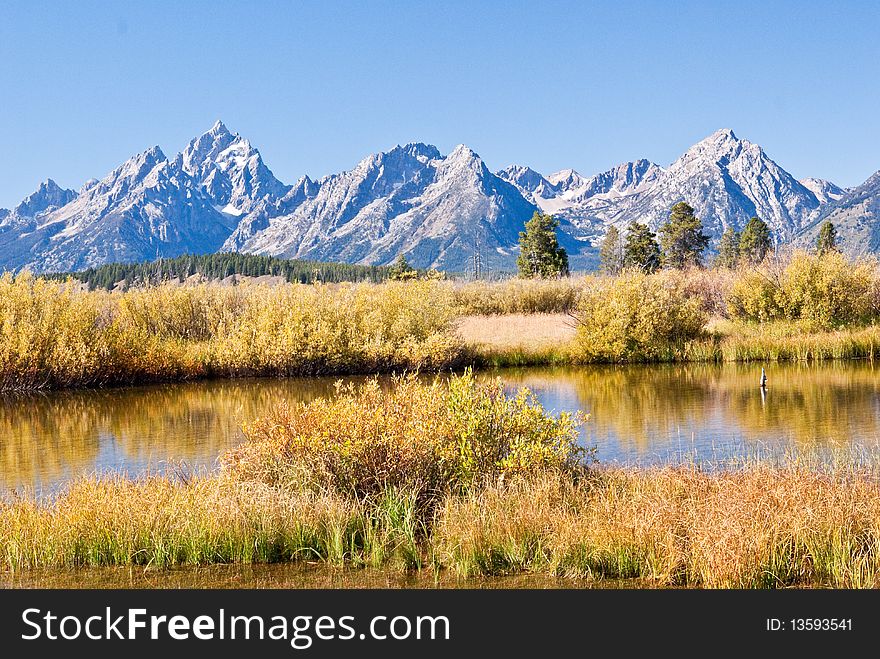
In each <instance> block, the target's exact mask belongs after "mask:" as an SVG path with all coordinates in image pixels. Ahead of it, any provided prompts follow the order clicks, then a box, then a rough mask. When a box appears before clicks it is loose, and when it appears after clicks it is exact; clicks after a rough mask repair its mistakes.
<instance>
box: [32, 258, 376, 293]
mask: <svg viewBox="0 0 880 659" xmlns="http://www.w3.org/2000/svg"><path fill="white" fill-rule="evenodd" d="M193 275H201V276H202V277H204V278H206V279H223V278H225V277H229V276H231V275H242V276H245V277H262V276H266V275H269V276H273V277H282V278H283V279H284V280H286V281H287V282H290V283H294V282H299V283H303V284H306V283H311V282H322V283H337V282H362V281H369V282H374V283H378V282H381V281H385V280H386V279H388V278H389V276H390V275H391V268H390V267H389V266H375V265H352V264H349V263H329V262H323V261H307V260H302V259H280V258H276V257H273V256H258V255H256V254H241V253H238V252H224V253H219V254H198V255H197V254H184V255H183V256H178V257H176V258H172V259H165V258H163V259H159V260H157V261H152V262H148V263H109V264H107V265H102V266H99V267H95V268H89V269H87V270H82V271H79V272H68V273H55V274H52V275H48V276H49V277H51V278H54V279H66V278H68V277H72V278H74V279H77V280H79V281H81V282H84V283H86V284H88V286H89V289H90V290H94V289H96V288H105V289H108V290H109V289H112V288H114V287H116V286H117V285H121V286H122V288H124V289H125V288H129V287H131V286H143V285H149V284H158V283H162V282H166V281H172V280H175V279H176V280H178V281H181V282H182V281H184V280H185V279H186V278H188V277H191V276H193Z"/></svg>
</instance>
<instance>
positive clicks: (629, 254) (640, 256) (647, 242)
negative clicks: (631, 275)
mask: <svg viewBox="0 0 880 659" xmlns="http://www.w3.org/2000/svg"><path fill="white" fill-rule="evenodd" d="M623 264H624V266H625V267H628V268H630V267H632V268H640V269H642V270H644V271H645V272H648V273H651V272H656V271H657V270H658V269H659V268H660V245H658V244H657V240H656V236H655V235H654V232H653V231H651V230H650V229H649V228H648V227H647V225H645V224H640V223H639V222H631V223H630V225H629V227H628V228H627V231H626V243H625V245H624V248H623Z"/></svg>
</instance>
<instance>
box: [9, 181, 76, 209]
mask: <svg viewBox="0 0 880 659" xmlns="http://www.w3.org/2000/svg"><path fill="white" fill-rule="evenodd" d="M75 198H76V192H74V191H73V190H65V189H64V188H62V187H61V186H59V185H58V184H57V183H56V182H55V181H53V180H52V179H50V178H49V179H46V180H45V181H43V182H42V183H40V187H39V188H37V190H36V191H35V192H32V193H31V194H29V195H28V196H27V197H25V198H24V200H23V201H22V202H21V203H20V204H19V205H18V206H16V207H15V208H13V209H12V212H13V213H14V214H15V215H18V216H20V217H36V216H37V215H39V214H40V213H44V212H46V211H50V210H54V209H56V208H61V207H62V206H64V205H66V204H69V203H70V202H71V201H73V200H74V199H75Z"/></svg>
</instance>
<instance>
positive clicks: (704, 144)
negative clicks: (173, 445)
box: [0, 121, 880, 271]
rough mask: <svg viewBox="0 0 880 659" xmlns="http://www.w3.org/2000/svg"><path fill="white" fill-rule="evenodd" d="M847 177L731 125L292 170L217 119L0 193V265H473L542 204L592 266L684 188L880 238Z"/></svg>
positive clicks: (726, 223) (715, 202)
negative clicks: (165, 261) (648, 154)
mask: <svg viewBox="0 0 880 659" xmlns="http://www.w3.org/2000/svg"><path fill="white" fill-rule="evenodd" d="M877 179H878V176H877V175H875V176H874V177H872V179H870V180H869V181H868V182H866V183H865V184H864V185H862V186H859V187H858V188H855V189H853V190H843V189H841V188H840V187H838V186H836V185H834V184H833V183H831V182H828V181H824V180H821V179H814V178H806V179H803V180H801V181H798V180H796V179H795V178H794V177H793V176H792V175H791V174H789V173H788V172H786V171H785V170H784V169H783V168H782V167H780V166H779V165H778V164H777V163H776V162H774V161H773V160H772V159H771V158H770V157H769V156H767V154H766V153H765V152H764V150H763V149H762V148H761V147H760V146H758V145H757V144H754V143H751V142H749V141H747V140H743V139H739V138H738V137H737V136H736V135H735V134H734V133H733V131H731V130H729V129H722V130H719V131H716V132H715V133H713V134H712V135H710V136H708V137H707V138H705V139H703V140H701V141H700V142H698V143H697V144H695V145H694V146H692V147H691V148H690V149H688V150H687V151H686V152H685V153H684V154H683V155H682V156H681V157H680V158H678V159H677V160H676V161H675V162H673V163H672V164H670V165H669V166H668V167H661V166H659V165H657V164H655V163H653V162H650V161H649V160H645V159H641V160H636V161H633V162H628V163H623V164H621V165H618V166H616V167H613V168H611V169H609V170H607V171H604V172H601V173H599V174H595V175H593V176H589V177H587V176H582V175H581V174H579V173H578V172H576V171H574V170H571V169H566V170H562V171H559V172H556V173H553V174H549V175H543V174H541V173H539V172H536V171H535V170H533V169H530V168H529V167H526V166H523V165H512V166H510V167H507V168H505V169H503V170H501V171H499V172H497V173H494V174H493V173H492V172H491V171H490V170H489V169H488V167H487V166H486V165H485V163H484V162H483V160H482V159H481V158H480V156H479V155H477V154H476V153H475V152H474V151H473V150H471V149H470V148H468V147H466V146H464V145H460V146H458V147H456V148H455V149H454V150H453V151H452V152H451V153H449V154H447V155H443V154H441V153H440V151H439V150H438V149H437V148H436V147H433V146H430V145H427V144H422V143H411V144H407V145H404V146H397V147H394V148H393V149H390V150H389V151H386V152H379V153H376V154H373V155H371V156H368V157H366V158H364V159H363V160H362V161H361V162H360V163H358V164H357V165H356V166H355V167H354V168H353V169H351V170H348V171H344V172H341V173H338V174H331V175H328V176H324V177H322V178H320V179H317V180H314V179H311V178H309V177H308V176H303V177H301V178H300V179H299V180H298V181H297V182H296V183H295V184H293V185H288V184H285V183H283V182H281V181H279V180H278V179H277V178H276V177H275V176H274V174H273V173H272V171H271V170H270V169H269V168H268V166H267V165H266V164H265V163H264V162H263V159H262V156H261V155H260V152H259V151H258V150H257V149H256V148H255V147H254V146H253V145H251V143H250V142H249V141H248V140H246V139H245V138H243V137H242V136H240V135H238V134H236V133H233V132H231V131H230V130H229V129H227V128H226V126H224V125H223V123H222V122H219V121H218V122H217V123H215V124H214V126H212V127H211V129H210V130H208V131H207V132H206V133H204V134H203V135H200V136H199V137H196V138H195V139H193V140H191V141H190V142H189V144H187V145H186V147H185V148H184V149H183V150H182V151H181V152H180V153H179V154H177V155H176V156H175V157H174V158H171V159H169V158H166V157H165V155H164V154H163V153H162V151H161V150H160V149H159V147H153V148H151V149H148V150H147V151H144V152H143V153H141V154H138V155H137V156H134V157H133V158H131V159H129V160H128V161H126V162H125V163H123V164H122V165H120V166H119V167H118V168H116V169H115V170H113V171H112V172H110V173H109V174H108V175H107V176H105V177H104V178H103V179H101V180H92V181H89V182H88V183H86V184H85V185H84V186H83V187H82V189H81V190H80V191H79V192H78V193H77V192H74V191H72V190H64V189H62V188H60V187H59V186H58V185H56V184H55V183H54V182H53V181H51V180H48V181H46V182H45V183H43V184H42V185H41V186H40V188H39V189H38V190H37V191H36V192H34V194H32V195H30V196H29V197H28V198H27V199H25V200H24V201H22V202H21V203H20V204H19V205H18V206H16V207H15V208H14V209H12V210H3V209H0V269H13V270H17V269H20V268H24V267H27V268H30V269H33V270H36V271H58V270H71V269H81V268H86V267H89V266H97V265H101V264H103V263H108V262H113V261H145V260H151V259H154V258H156V256H169V257H170V256H177V255H179V254H183V253H210V252H215V251H245V252H252V253H258V254H265V255H272V256H283V257H298V258H310V259H319V260H338V261H346V262H351V263H362V264H385V263H389V262H391V261H393V260H394V259H395V258H396V257H397V256H398V255H399V254H405V255H406V256H407V258H408V259H409V260H410V261H411V262H412V263H413V264H414V265H416V266H418V267H432V266H433V267H437V268H442V269H447V270H451V271H468V270H470V269H471V268H472V267H473V264H474V258H475V255H479V257H478V258H479V260H480V262H481V265H482V268H483V270H484V271H486V270H490V271H491V270H512V269H513V268H514V267H515V260H516V250H517V242H518V236H519V232H520V231H521V230H522V228H523V224H524V223H525V222H526V220H528V219H529V217H530V216H531V215H532V213H533V212H534V211H535V210H536V209H541V210H542V211H544V212H547V213H552V214H553V215H555V216H557V217H558V219H559V220H560V242H561V243H562V244H563V246H565V247H566V249H567V250H568V251H569V254H570V258H571V263H572V266H573V267H574V268H589V267H592V266H595V264H596V256H597V251H598V245H599V243H600V241H601V239H602V237H603V236H604V234H605V231H606V230H607V228H608V227H609V226H610V225H612V224H613V225H616V226H618V227H620V228H621V229H625V228H626V226H627V225H628V224H629V223H630V222H631V221H633V220H637V221H640V222H646V223H648V224H649V225H650V226H651V227H653V228H657V227H658V226H659V225H660V224H662V223H663V222H664V221H665V220H666V219H667V217H668V214H669V209H670V208H671V207H672V206H673V205H674V204H675V203H677V202H679V201H687V202H688V203H689V204H691V205H692V206H693V207H694V208H695V210H696V213H697V215H698V216H699V217H700V218H701V219H702V220H703V223H704V225H705V227H706V231H707V232H708V233H709V234H710V235H711V236H712V237H713V239H716V240H717V238H718V237H720V235H721V233H722V232H723V231H724V230H725V229H726V228H727V227H730V226H732V227H734V228H736V229H741V228H742V227H743V225H744V224H745V223H746V222H747V221H748V219H749V218H750V217H752V216H753V215H757V216H759V217H761V218H762V219H764V220H765V221H766V222H767V223H768V224H769V225H770V228H771V230H772V231H773V234H774V236H775V239H776V240H778V241H780V242H788V241H796V242H797V241H800V242H801V243H804V244H806V242H805V241H809V239H810V236H811V235H812V233H811V232H813V231H814V230H816V229H815V227H817V226H818V224H817V223H818V222H819V221H820V220H822V219H826V218H827V219H832V221H834V222H835V223H836V224H837V223H839V224H840V227H839V233H840V234H841V240H842V242H843V243H844V245H846V246H847V249H850V250H851V251H855V250H861V251H865V250H871V251H873V250H880V238H877V237H875V235H874V234H875V233H877V234H878V236H880V228H875V227H877V225H878V220H880V218H878V217H877V208H878V206H880V202H878V196H877V195H878V193H880V190H878V188H880V182H878V180H877Z"/></svg>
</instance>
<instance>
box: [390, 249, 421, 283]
mask: <svg viewBox="0 0 880 659" xmlns="http://www.w3.org/2000/svg"><path fill="white" fill-rule="evenodd" d="M418 276H419V273H418V272H417V271H416V269H415V268H413V267H412V266H411V265H410V264H409V261H407V260H406V256H404V255H403V254H400V255H399V256H398V257H397V260H396V261H394V263H393V264H392V265H391V270H390V271H389V272H388V278H389V279H394V280H395V281H406V280H409V279H415V278H416V277H418Z"/></svg>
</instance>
